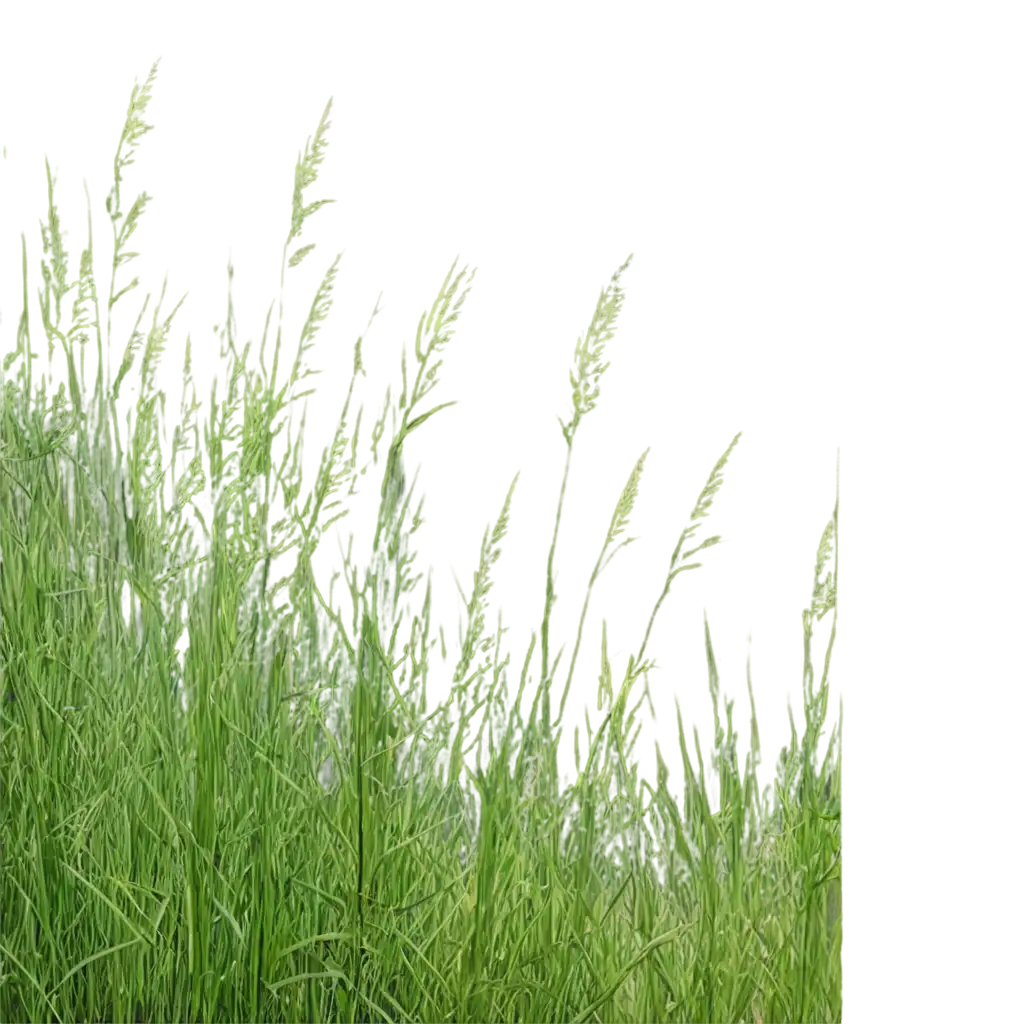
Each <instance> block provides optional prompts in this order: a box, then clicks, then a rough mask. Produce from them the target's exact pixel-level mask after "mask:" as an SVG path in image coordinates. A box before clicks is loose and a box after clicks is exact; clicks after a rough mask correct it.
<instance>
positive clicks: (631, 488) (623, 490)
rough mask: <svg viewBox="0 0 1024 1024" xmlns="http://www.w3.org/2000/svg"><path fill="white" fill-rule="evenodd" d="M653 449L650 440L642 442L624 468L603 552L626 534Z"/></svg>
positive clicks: (634, 511) (645, 478)
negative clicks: (623, 479) (638, 449)
mask: <svg viewBox="0 0 1024 1024" xmlns="http://www.w3.org/2000/svg"><path fill="white" fill-rule="evenodd" d="M653 449H654V446H653V444H652V443H651V442H649V441H648V442H646V443H644V444H643V445H642V446H641V447H640V451H639V452H637V454H636V455H635V456H634V457H633V459H632V460H631V462H630V464H629V467H628V468H627V470H626V476H625V482H624V483H623V486H622V487H620V488H618V490H617V492H616V494H615V505H614V508H613V509H612V510H611V516H610V517H609V520H608V527H607V531H606V534H605V538H604V543H603V545H602V550H603V551H604V552H605V553H607V552H608V550H609V549H610V548H611V547H612V545H614V544H615V542H616V541H617V540H618V539H620V538H621V537H624V536H626V535H627V534H628V531H629V529H630V527H631V525H632V521H633V520H634V519H635V517H636V516H635V513H636V507H637V501H638V498H639V496H640V492H641V490H642V489H643V487H644V485H645V484H646V482H647V473H648V470H649V468H650V464H651V461H652V459H653Z"/></svg>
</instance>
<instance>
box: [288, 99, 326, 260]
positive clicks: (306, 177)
mask: <svg viewBox="0 0 1024 1024" xmlns="http://www.w3.org/2000/svg"><path fill="white" fill-rule="evenodd" d="M333 128H334V93H333V92H331V93H329V94H328V96H327V98H326V99H325V100H324V103H323V105H322V106H321V114H319V117H318V118H317V120H316V122H315V124H314V125H313V126H312V127H311V128H310V129H309V130H308V131H307V132H306V137H305V140H304V142H303V145H302V148H301V150H300V151H299V158H298V161H297V162H296V166H295V173H294V178H293V182H292V215H291V220H290V223H289V234H288V242H287V243H286V250H287V252H288V262H289V264H290V265H292V266H295V265H296V264H297V263H299V262H301V261H302V259H303V257H304V256H305V255H307V254H308V250H307V249H301V248H297V247H296V243H297V242H298V239H299V236H300V234H301V233H302V228H303V226H304V225H305V222H306V221H307V220H308V219H309V217H310V215H311V214H313V213H315V211H316V210H318V209H319V208H321V207H322V206H323V205H324V203H323V202H322V201H312V202H311V201H310V200H309V198H308V197H309V189H310V188H311V187H312V185H313V183H314V182H315V181H316V178H317V177H319V175H321V172H322V171H323V170H324V169H325V168H326V167H327V162H328V158H329V154H330V143H331V133H332V130H333Z"/></svg>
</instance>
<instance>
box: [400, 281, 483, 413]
mask: <svg viewBox="0 0 1024 1024" xmlns="http://www.w3.org/2000/svg"><path fill="white" fill-rule="evenodd" d="M477 272H478V271H477V267H476V266H475V265H473V264H471V263H470V264H461V263H458V262H457V263H455V264H454V265H453V266H452V267H451V268H450V269H449V270H447V272H446V273H445V275H444V278H443V279H442V281H441V283H440V285H439V286H438V287H437V288H436V289H435V290H434V293H433V295H432V297H431V300H430V302H429V304H428V305H427V307H426V309H425V310H424V313H423V316H422V318H421V321H420V326H419V329H418V330H417V332H416V342H415V345H414V348H413V352H412V366H411V367H410V370H409V372H408V378H407V382H406V394H404V396H403V400H404V402H406V404H407V412H408V413H410V414H412V415H413V416H414V417H415V416H417V415H419V414H420V413H422V412H423V403H424V401H425V400H426V399H427V398H428V397H429V396H430V393H431V391H432V390H433V389H434V387H435V385H436V383H437V378H438V374H439V371H440V357H441V352H442V351H443V349H444V346H445V345H446V344H447V342H449V341H450V340H451V338H452V334H453V329H454V327H455V323H456V321H457V319H458V317H459V314H460V312H461V311H462V306H463V303H464V302H465V300H466V297H467V295H468V294H469V292H470V291H471V290H472V288H473V286H474V285H475V284H476V278H477ZM401 426H402V428H404V427H406V426H407V424H401Z"/></svg>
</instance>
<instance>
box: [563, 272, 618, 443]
mask: <svg viewBox="0 0 1024 1024" xmlns="http://www.w3.org/2000/svg"><path fill="white" fill-rule="evenodd" d="M634 258H635V254H634V253H632V252H631V253H628V254H627V256H626V258H625V259H624V260H623V262H622V263H621V264H620V265H618V267H617V268H616V269H615V272H614V273H613V274H612V275H611V278H610V280H609V281H608V283H607V285H605V287H604V290H603V291H602V293H601V298H600V300H599V301H598V304H597V308H596V309H595V311H594V315H593V317H592V319H591V322H590V324H589V325H588V327H587V330H586V331H585V332H584V333H583V334H581V335H579V336H578V337H577V342H575V346H574V347H573V350H572V362H571V366H570V369H569V411H568V417H567V418H566V420H565V421H564V423H563V426H562V433H563V438H564V439H565V440H566V441H571V438H572V435H573V434H574V433H575V428H577V426H578V425H579V423H580V420H581V419H583V417H584V416H586V415H587V413H589V412H590V411H591V410H592V409H593V408H594V406H595V404H596V403H597V398H598V392H599V391H600V385H601V378H602V377H603V376H604V373H605V371H606V370H607V368H608V364H609V359H610V348H611V342H612V339H613V336H614V326H615V317H616V316H617V314H618V312H620V310H621V309H622V307H623V303H624V302H625V299H626V278H627V274H628V273H629V270H630V267H631V266H632V264H633V260H634Z"/></svg>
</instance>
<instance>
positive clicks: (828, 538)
mask: <svg viewBox="0 0 1024 1024" xmlns="http://www.w3.org/2000/svg"><path fill="white" fill-rule="evenodd" d="M835 600H836V536H835V519H834V517H831V516H829V518H828V519H827V521H826V522H825V524H824V526H823V527H822V529H821V531H820V534H819V535H818V547H817V554H816V557H815V560H814V588H813V591H812V594H811V600H810V603H809V605H807V606H805V608H804V611H803V614H802V623H801V625H802V627H803V630H804V632H805V633H806V632H809V631H810V629H811V628H812V627H813V625H814V623H816V622H817V621H818V620H819V618H821V616H822V615H824V614H825V613H826V612H827V611H828V609H829V608H830V607H831V606H833V604H834V602H835Z"/></svg>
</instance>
